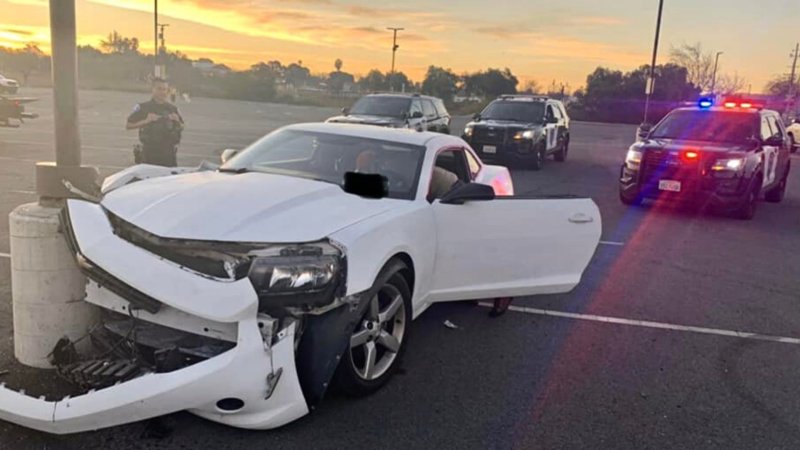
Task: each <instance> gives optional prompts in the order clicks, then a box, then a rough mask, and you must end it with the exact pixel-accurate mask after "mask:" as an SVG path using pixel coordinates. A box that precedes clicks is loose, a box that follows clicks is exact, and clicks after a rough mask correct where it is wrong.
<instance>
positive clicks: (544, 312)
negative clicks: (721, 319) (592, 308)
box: [480, 303, 800, 345]
mask: <svg viewBox="0 0 800 450" xmlns="http://www.w3.org/2000/svg"><path fill="white" fill-rule="evenodd" d="M480 305H481V306H485V307H489V308H491V307H492V304H491V303H480ZM508 309H509V311H516V312H521V313H525V314H534V315H539V316H551V317H563V318H567V319H576V320H588V321H591V322H603V323H613V324H617V325H629V326H634V327H644V328H657V329H661V330H672V331H687V332H690V333H699V334H712V335H716V336H728V337H736V338H741V339H753V340H756V341H769V342H780V343H783V344H795V345H800V339H798V338H793V337H784V336H771V335H768V334H758V333H749V332H745V331H733V330H722V329H719V328H704V327H694V326H686V325H676V324H671V323H663V322H650V321H647V320H631V319H621V318H619V317H607V316H596V315H593V314H576V313H569V312H563V311H552V310H548V309H538V308H528V307H524V306H509V308H508Z"/></svg>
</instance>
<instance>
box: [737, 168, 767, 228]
mask: <svg viewBox="0 0 800 450" xmlns="http://www.w3.org/2000/svg"><path fill="white" fill-rule="evenodd" d="M761 180H762V179H761V177H758V178H756V179H754V180H753V185H752V186H751V187H750V190H749V191H747V194H745V195H744V196H743V197H742V202H741V204H740V205H739V207H738V208H737V209H736V210H735V211H734V212H733V216H734V217H735V218H737V219H739V220H752V219H753V217H755V216H756V209H757V208H756V207H757V205H758V197H759V194H760V193H761Z"/></svg>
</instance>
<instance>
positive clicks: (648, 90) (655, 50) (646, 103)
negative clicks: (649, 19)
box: [643, 0, 664, 123]
mask: <svg viewBox="0 0 800 450" xmlns="http://www.w3.org/2000/svg"><path fill="white" fill-rule="evenodd" d="M663 10H664V0H659V1H658V19H657V20H656V40H655V43H654V44H653V61H652V63H650V76H649V77H648V79H647V86H646V87H645V91H646V92H645V94H646V95H645V100H644V122H643V123H647V113H648V112H649V109H650V96H651V95H652V94H653V88H654V85H655V80H656V56H657V55H658V36H659V34H661V13H662V11H663Z"/></svg>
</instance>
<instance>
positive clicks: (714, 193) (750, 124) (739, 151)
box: [619, 100, 791, 220]
mask: <svg viewBox="0 0 800 450" xmlns="http://www.w3.org/2000/svg"><path fill="white" fill-rule="evenodd" d="M640 132H641V135H640V136H639V137H640V139H641V140H640V141H639V142H637V143H635V144H633V145H632V146H631V147H630V149H629V150H628V153H627V155H626V157H625V162H624V163H623V164H622V167H621V169H620V179H619V197H620V200H621V201H622V203H625V204H627V205H634V204H639V203H641V202H642V201H644V200H645V199H657V200H677V201H690V202H696V203H698V204H700V205H701V206H710V207H712V208H714V209H718V210H723V211H727V212H730V213H733V215H734V216H735V217H738V218H740V219H744V220H749V219H752V218H753V216H754V215H755V211H756V205H757V203H758V200H759V198H760V196H761V195H762V194H763V195H764V196H765V198H766V200H767V201H768V202H773V203H778V202H780V201H781V200H783V197H784V194H785V192H786V182H787V179H788V176H789V170H790V165H791V161H790V158H789V146H790V144H789V139H788V137H787V133H786V128H785V126H784V124H783V121H782V120H781V117H780V115H779V114H778V113H777V112H775V111H771V110H766V109H763V108H761V107H759V106H756V105H753V104H752V103H748V102H746V101H726V102H725V103H724V104H723V105H722V106H714V105H712V103H711V101H709V100H701V101H700V102H699V105H698V106H693V107H685V108H678V109H675V110H673V111H671V112H670V113H669V114H667V116H666V117H664V118H663V119H662V120H661V121H660V122H659V123H658V124H657V125H656V126H655V127H653V128H652V129H648V128H647V127H643V128H642V129H641V131H640Z"/></svg>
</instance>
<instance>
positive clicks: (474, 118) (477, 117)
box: [472, 113, 481, 120]
mask: <svg viewBox="0 0 800 450" xmlns="http://www.w3.org/2000/svg"><path fill="white" fill-rule="evenodd" d="M472 120H481V113H475V114H474V115H473V116H472Z"/></svg>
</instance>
